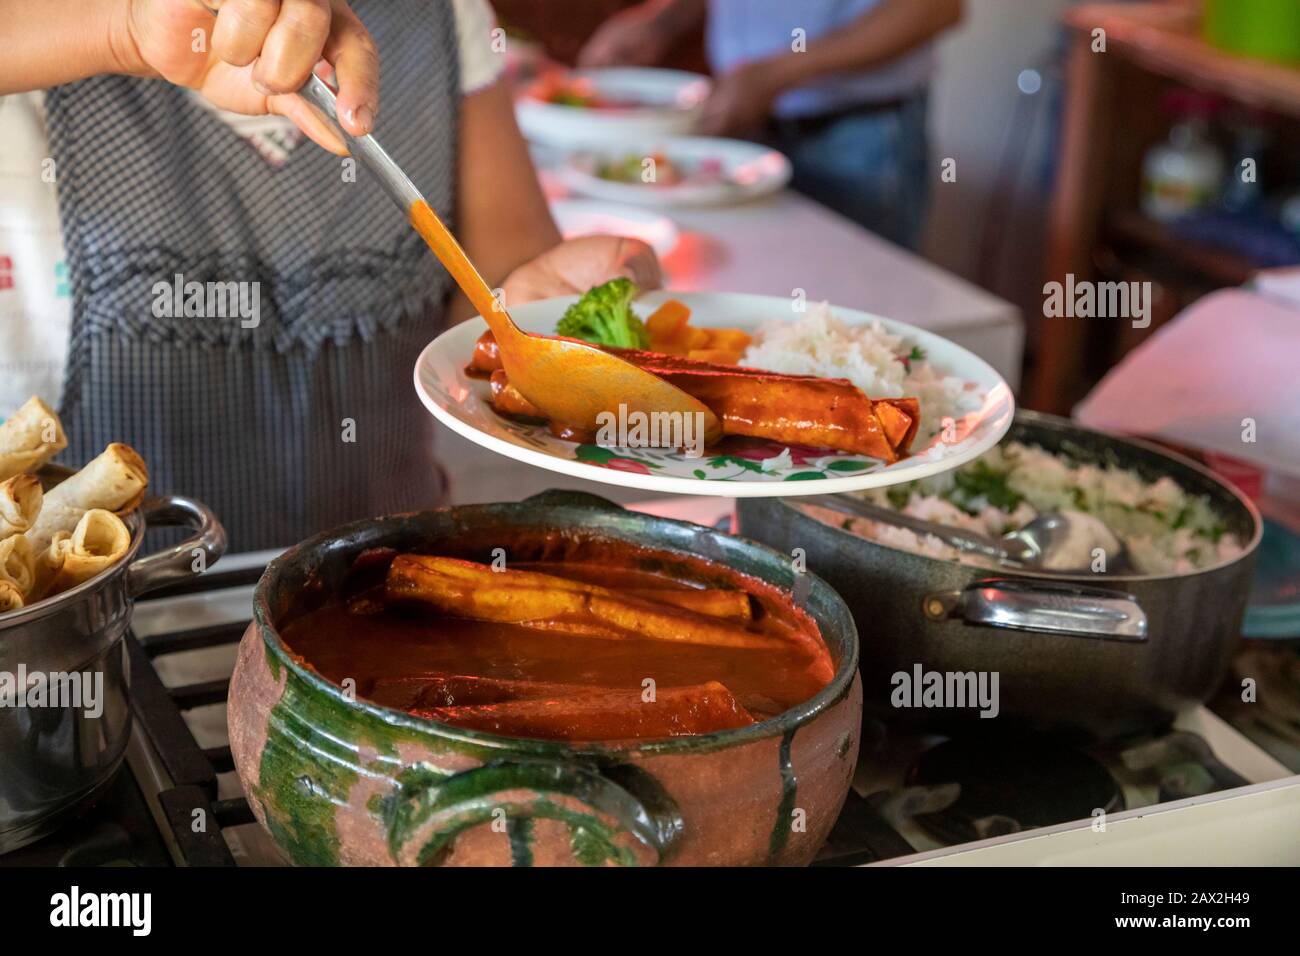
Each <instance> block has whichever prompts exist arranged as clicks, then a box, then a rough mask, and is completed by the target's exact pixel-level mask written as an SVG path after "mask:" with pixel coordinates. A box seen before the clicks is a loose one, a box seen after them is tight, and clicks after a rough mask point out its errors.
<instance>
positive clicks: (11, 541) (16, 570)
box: [0, 534, 36, 600]
mask: <svg viewBox="0 0 1300 956" xmlns="http://www.w3.org/2000/svg"><path fill="white" fill-rule="evenodd" d="M0 581H3V582H5V583H7V584H11V585H13V586H14V587H16V588H17V589H18V592H19V594H21V595H22V596H23V598H24V600H25V599H26V598H27V597H28V595H30V594H31V593H32V591H33V590H34V589H35V587H36V555H34V554H33V553H32V546H31V545H30V544H28V542H27V539H26V538H25V537H23V536H22V535H21V534H15V535H10V536H9V537H8V538H5V539H4V540H3V541H0Z"/></svg>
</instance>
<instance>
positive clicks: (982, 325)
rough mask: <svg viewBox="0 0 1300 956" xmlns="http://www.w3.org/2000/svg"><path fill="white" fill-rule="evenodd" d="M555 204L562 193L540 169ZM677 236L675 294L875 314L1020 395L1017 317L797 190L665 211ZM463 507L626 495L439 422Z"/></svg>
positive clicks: (671, 278) (442, 449)
mask: <svg viewBox="0 0 1300 956" xmlns="http://www.w3.org/2000/svg"><path fill="white" fill-rule="evenodd" d="M542 180H543V185H544V187H545V189H546V192H547V194H548V195H549V196H551V197H553V198H554V197H556V196H557V195H559V194H561V193H562V189H561V188H560V187H558V186H557V185H556V184H555V183H554V181H553V180H552V179H551V178H550V177H548V176H546V174H545V173H543V176H542ZM664 213H665V214H666V215H667V216H668V217H669V218H671V219H672V220H673V221H674V222H676V223H677V225H678V227H679V229H680V230H681V232H682V236H681V240H680V242H679V243H678V245H677V248H675V249H674V250H673V251H672V253H670V254H669V255H668V256H667V257H665V259H664V271H665V273H666V275H667V282H666V285H667V287H668V288H669V289H680V290H682V291H702V292H750V293H758V294H765V295H780V296H790V295H792V294H793V293H794V290H795V289H803V290H804V292H805V293H806V295H807V297H808V301H810V302H818V301H827V302H830V303H832V304H834V305H842V306H845V307H847V308H855V309H862V310H865V311H867V312H875V313H878V314H880V315H883V316H887V317H889V318H893V319H898V320H900V321H903V322H908V323H911V324H912V325H916V326H919V327H920V328H923V329H927V330H929V331H931V332H935V333H937V334H939V335H942V336H944V337H946V338H949V339H951V340H952V341H954V342H956V343H958V344H959V345H962V346H964V347H965V348H967V349H969V350H970V351H972V352H974V353H975V354H976V355H979V356H980V357H981V358H983V359H984V360H985V361H987V362H988V363H989V364H990V365H992V366H993V367H994V368H995V369H997V370H998V372H1000V373H1001V374H1002V376H1003V377H1004V378H1005V379H1006V380H1007V381H1008V382H1009V383H1010V384H1011V386H1012V388H1013V389H1014V388H1016V387H1017V385H1018V384H1019V378H1020V359H1021V352H1022V348H1023V339H1024V327H1023V324H1022V322H1021V318H1020V313H1019V310H1018V309H1016V307H1015V306H1013V305H1011V304H1010V303H1008V302H1004V301H1003V300H1001V299H999V298H997V297H996V296H994V295H991V294H989V293H988V292H985V291H983V290H982V289H980V288H978V287H976V286H974V285H972V284H970V283H969V282H966V281H965V280H964V279H960V278H958V277H957V276H955V275H953V274H951V273H949V272H946V271H945V270H943V269H940V268H939V267H938V266H936V265H933V264H932V263H930V262H927V261H926V260H925V259H922V258H921V257H920V256H917V255H913V254H912V253H910V252H907V251H905V250H903V249H900V248H899V247H898V246H895V245H893V244H892V243H889V242H887V241H885V240H884V239H881V238H879V237H878V236H876V235H874V234H872V233H870V232H868V231H867V230H865V229H863V228H862V227H861V226H859V225H857V224H856V223H854V222H852V221H850V220H848V219H845V218H844V217H842V216H840V215H838V214H837V213H834V212H832V211H831V210H829V209H827V208H826V207H825V206H822V205H821V204H819V203H816V202H814V201H812V200H811V199H807V198H805V197H804V196H802V195H800V194H799V193H796V192H794V191H792V190H785V191H783V192H781V193H778V194H775V195H773V196H770V197H767V198H765V199H760V200H757V201H755V202H750V203H744V204H740V205H733V206H710V207H703V208H695V209H684V208H683V209H667V210H664ZM436 427H437V439H436V440H437V442H438V448H439V456H440V457H441V459H442V461H443V463H444V465H445V466H446V468H447V470H448V472H449V474H450V476H451V480H452V497H453V500H454V501H455V502H456V503H462V502H470V501H503V500H518V499H519V498H522V497H525V496H527V495H530V494H534V493H536V492H538V491H542V490H544V489H546V488H581V489H584V490H587V491H593V492H595V493H597V494H602V495H604V496H605V497H608V498H612V499H614V500H617V501H624V502H626V501H632V500H635V499H636V497H638V495H639V494H640V495H643V494H644V493H643V492H641V493H638V492H636V491H626V492H624V491H621V490H620V489H616V488H613V487H612V486H608V485H599V484H596V483H593V482H585V481H581V480H577V479H571V478H565V477H564V476H562V475H558V474H555V473H553V472H544V471H540V470H538V469H535V468H529V467H528V466H525V465H520V464H517V463H515V462H512V461H508V460H506V459H503V458H501V457H499V456H497V455H494V454H492V453H491V452H488V451H485V450H483V449H481V448H479V447H478V446H477V445H474V444H473V443H471V442H469V441H467V440H465V439H464V438H461V437H460V436H458V435H456V434H455V433H453V432H451V431H450V430H448V429H446V428H444V427H442V426H441V425H437V426H436Z"/></svg>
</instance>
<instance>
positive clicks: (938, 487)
mask: <svg viewBox="0 0 1300 956" xmlns="http://www.w3.org/2000/svg"><path fill="white" fill-rule="evenodd" d="M861 494H862V497H864V498H866V499H868V500H870V501H873V502H875V503H876V504H879V505H884V506H889V507H893V508H899V509H901V510H902V511H904V512H905V513H907V514H910V515H915V516H916V517H918V518H926V519H929V520H931V521H937V522H940V523H942V524H946V525H952V526H954V527H959V528H965V529H967V530H970V531H977V532H980V533H982V534H986V535H991V536H999V535H1002V534H1005V533H1007V532H1008V531H1014V530H1016V529H1017V528H1021V527H1023V526H1024V525H1026V524H1027V523H1028V522H1029V521H1030V520H1032V519H1033V518H1034V517H1036V516H1037V515H1038V514H1039V513H1040V512H1043V511H1060V510H1062V509H1067V510H1077V511H1082V512H1083V513H1084V514H1088V515H1092V516H1094V517H1096V518H1097V519H1099V520H1100V521H1101V522H1102V523H1104V524H1105V525H1106V527H1107V528H1109V529H1110V530H1111V531H1112V532H1113V533H1114V534H1115V535H1116V536H1118V537H1119V539H1120V540H1121V541H1122V542H1123V543H1124V544H1125V546H1126V547H1127V548H1128V553H1129V556H1130V557H1131V558H1132V560H1133V563H1134V564H1135V565H1136V566H1137V568H1138V569H1139V571H1141V572H1142V573H1145V574H1183V573H1187V572H1189V571H1194V570H1196V569H1197V568H1205V567H1210V566H1212V565H1216V564H1219V563H1220V562H1222V561H1226V560H1229V559H1230V558H1233V557H1236V556H1237V555H1239V554H1240V553H1241V551H1242V544H1241V542H1240V541H1239V540H1237V538H1236V537H1235V536H1234V535H1232V534H1229V533H1228V532H1227V529H1226V528H1225V526H1224V523H1223V520H1222V519H1221V518H1220V517H1219V516H1218V514H1217V513H1216V512H1215V510H1214V509H1213V507H1212V506H1211V505H1210V502H1209V499H1208V498H1206V497H1205V496H1204V495H1190V494H1188V493H1187V492H1186V491H1184V490H1183V489H1182V487H1181V486H1179V484H1178V483H1177V482H1176V481H1174V480H1173V479H1172V478H1169V477H1168V476H1165V477H1162V478H1160V479H1159V480H1158V481H1155V482H1147V481H1144V480H1143V479H1142V477H1141V476H1140V475H1138V473H1137V472H1135V471H1133V470H1131V469H1123V468H1119V467H1117V466H1114V465H1105V466H1102V465H1092V464H1076V463H1074V462H1072V461H1070V460H1069V459H1068V458H1065V457H1063V456H1060V455H1056V454H1053V453H1052V452H1049V451H1046V450H1044V449H1042V448H1040V447H1038V446H1036V445H1024V444H1021V443H1019V442H1005V443H1003V444H1002V445H999V446H998V447H996V448H994V449H992V450H991V451H989V452H987V453H986V454H984V455H983V456H981V457H980V458H978V459H976V460H975V461H973V462H970V463H968V464H966V465H962V466H961V467H960V468H957V469H956V470H954V471H950V472H946V473H944V474H941V475H935V476H934V477H932V478H925V479H922V480H920V481H914V482H911V483H910V484H906V485H895V486H893V487H891V488H881V489H873V490H871V491H866V492H862V493H861ZM819 510H820V509H819ZM824 516H825V517H826V518H827V520H832V521H834V522H835V523H837V524H841V525H842V526H843V527H846V528H847V529H848V530H850V531H853V532H854V533H856V534H861V535H863V536H864V537H868V538H871V539H873V540H875V541H878V542H880V543H881V544H885V545H888V546H890V547H895V548H900V549H902V550H904V551H911V552H914V553H917V554H924V555H928V556H930V557H934V558H941V559H946V560H954V561H961V562H962V563H964V564H974V565H977V566H990V565H991V564H992V562H991V561H990V560H989V559H986V558H982V557H979V556H976V555H970V554H966V553H964V552H960V551H958V550H957V549H956V548H953V547H952V546H950V545H947V544H945V543H944V542H942V541H940V540H939V539H938V538H935V537H933V536H931V535H921V534H916V533H915V532H912V531H908V530H905V529H903V528H894V527H891V526H888V525H882V524H878V523H876V522H873V521H870V520H867V519H862V518H847V519H846V518H844V516H843V515H840V514H838V513H836V512H824Z"/></svg>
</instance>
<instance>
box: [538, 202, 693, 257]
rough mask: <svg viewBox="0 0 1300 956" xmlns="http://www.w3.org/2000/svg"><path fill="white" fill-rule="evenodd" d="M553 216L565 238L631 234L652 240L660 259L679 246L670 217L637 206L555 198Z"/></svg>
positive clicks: (649, 241) (650, 241)
mask: <svg viewBox="0 0 1300 956" xmlns="http://www.w3.org/2000/svg"><path fill="white" fill-rule="evenodd" d="M551 216H552V217H553V218H554V219H555V225H556V226H558V227H559V230H560V233H561V234H562V235H563V236H564V238H565V239H575V238H577V237H578V236H631V237H632V238H634V239H640V240H641V241H642V242H646V243H649V244H650V246H651V248H653V249H654V251H655V254H656V255H658V256H659V258H661V259H662V258H663V257H664V256H666V255H668V253H670V252H672V251H673V249H674V248H675V247H676V246H677V239H678V232H677V225H676V223H674V222H673V221H672V220H671V219H669V218H668V217H667V216H664V215H661V214H659V213H656V212H650V211H649V210H648V209H641V208H639V207H637V206H622V205H619V204H617V203H610V202H598V201H596V200H594V199H554V200H552V201H551Z"/></svg>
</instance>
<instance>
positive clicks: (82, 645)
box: [0, 468, 226, 853]
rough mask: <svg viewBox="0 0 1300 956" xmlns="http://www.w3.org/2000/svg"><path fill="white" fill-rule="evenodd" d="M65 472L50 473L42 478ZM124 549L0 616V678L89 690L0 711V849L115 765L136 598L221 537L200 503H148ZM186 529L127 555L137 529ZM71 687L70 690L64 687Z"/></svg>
mask: <svg viewBox="0 0 1300 956" xmlns="http://www.w3.org/2000/svg"><path fill="white" fill-rule="evenodd" d="M68 473H69V472H68V471H67V470H66V469H57V468H50V469H47V470H46V472H43V473H42V477H43V478H53V479H54V480H57V479H58V477H60V476H65V475H66V474H68ZM125 521H126V524H127V527H128V528H130V530H131V548H130V550H129V551H128V552H127V554H126V557H125V558H123V559H122V560H121V561H119V562H118V563H117V564H115V565H114V566H113V567H112V568H110V569H109V570H107V571H105V572H104V573H103V574H100V575H98V576H97V577H94V578H92V579H90V580H89V581H86V582H84V583H83V584H80V585H78V586H77V587H75V588H71V589H70V590H67V591H64V592H63V593H61V594H58V595H56V596H55V597H52V598H49V599H48V600H45V601H38V602H37V603H35V604H33V605H31V606H30V607H24V608H19V609H18V610H16V611H10V612H8V613H5V614H0V674H4V675H14V677H17V675H18V674H19V673H20V672H22V671H25V673H26V674H27V675H29V677H30V675H34V674H40V675H51V674H57V675H80V677H79V678H77V679H79V680H80V681H82V682H83V686H84V682H86V681H89V682H90V686H91V687H92V689H93V687H94V685H96V684H100V682H101V681H102V686H101V687H100V689H99V693H98V699H97V700H96V701H95V707H94V708H93V709H89V708H87V707H86V706H85V703H86V701H85V700H84V699H83V700H82V701H81V706H76V703H77V702H76V701H75V700H74V701H66V700H65V701H64V702H63V705H62V706H49V705H46V706H21V707H20V706H12V705H9V706H0V754H3V757H2V758H0V761H2V762H0V853H6V852H8V851H10V850H14V849H17V848H18V847H20V846H23V845H25V844H27V843H31V842H32V841H33V840H36V839H39V838H40V837H42V836H44V835H45V834H46V833H49V832H51V831H52V830H54V829H55V828H56V827H57V826H59V824H60V823H62V822H63V821H64V820H65V819H67V818H68V817H69V816H72V815H74V814H75V813H76V812H78V811H79V810H81V809H82V808H84V807H85V806H87V805H88V804H89V803H91V802H93V801H94V800H95V799H96V798H97V797H98V796H99V795H100V793H101V791H102V790H103V789H104V788H105V787H107V786H108V784H109V782H110V781H111V779H112V777H113V773H114V771H115V770H116V769H117V767H118V765H119V764H120V763H121V760H122V755H123V753H124V751H125V749H126V741H127V737H128V735H129V733H130V730H131V705H130V700H129V698H128V677H127V666H126V654H125V648H124V646H123V643H122V635H123V634H124V633H125V632H126V628H127V624H128V623H129V622H130V618H131V608H132V605H133V602H134V600H135V598H136V597H138V596H139V595H141V594H143V593H144V592H146V591H150V590H152V589H154V588H158V587H162V586H163V585H165V584H171V583H173V582H175V581H180V580H184V579H185V578H188V577H190V576H192V575H193V574H194V573H195V566H196V564H198V562H197V561H196V559H197V557H198V555H199V553H200V552H202V554H203V563H202V564H198V566H199V567H204V566H210V565H212V564H213V563H214V562H215V561H216V560H217V559H218V558H220V557H221V555H222V554H223V553H225V550H226V532H225V530H224V529H223V528H222V527H221V523H220V522H219V521H218V520H217V518H216V516H215V515H214V514H213V513H212V512H211V511H210V510H208V508H207V507H206V506H205V505H202V504H200V503H199V502H197V501H194V500H193V499H191V498H183V497H181V496H179V495H164V496H157V497H149V498H146V499H145V500H144V502H143V503H142V504H141V505H140V508H139V509H138V510H137V511H135V512H134V513H133V514H131V515H129V516H127V518H126V519H125ZM176 525H179V526H186V527H191V528H193V529H194V530H195V535H194V537H192V538H190V539H188V540H186V541H183V542H181V543H180V544H177V545H175V546H174V547H171V548H167V549H166V550H163V551H159V552H157V553H155V554H151V555H149V556H147V557H143V558H140V557H137V555H138V554H139V551H140V546H141V543H142V542H143V540H144V533H145V530H146V528H147V527H165V526H176ZM65 686H67V687H69V688H71V687H72V686H73V685H72V684H67V685H65Z"/></svg>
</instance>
